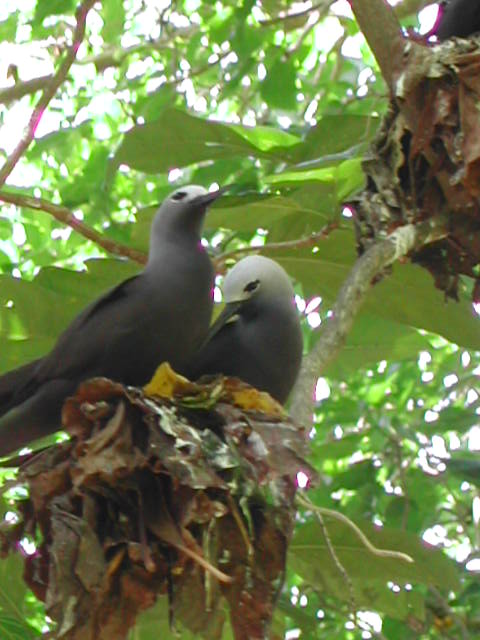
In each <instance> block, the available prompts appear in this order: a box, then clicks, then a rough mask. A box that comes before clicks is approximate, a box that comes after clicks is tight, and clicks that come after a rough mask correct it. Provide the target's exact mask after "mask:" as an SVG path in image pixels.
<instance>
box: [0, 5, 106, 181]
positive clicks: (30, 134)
mask: <svg viewBox="0 0 480 640" xmlns="http://www.w3.org/2000/svg"><path fill="white" fill-rule="evenodd" d="M95 1H96V0H84V2H83V3H82V4H80V5H79V7H78V9H77V12H76V19H77V24H76V27H75V31H74V34H73V41H72V44H71V46H70V47H69V48H68V51H67V53H66V55H65V58H64V60H63V62H62V64H61V65H60V67H59V69H58V71H57V73H56V74H55V76H54V78H53V79H52V80H51V82H50V84H48V85H47V86H46V88H45V91H44V92H43V94H42V96H41V98H40V100H39V101H38V104H37V106H36V107H35V109H34V110H33V113H32V115H31V117H30V122H29V123H28V126H27V129H26V131H25V134H24V135H23V137H22V139H21V140H20V142H19V143H18V145H17V146H16V147H15V149H14V150H13V152H12V153H11V154H10V156H9V157H8V158H7V160H6V162H5V164H4V165H3V167H2V169H1V170H0V188H1V187H2V186H3V185H4V184H5V180H6V179H7V178H8V176H9V175H10V174H11V172H12V171H13V169H14V168H15V166H16V164H17V162H18V161H19V160H20V158H21V157H22V155H23V154H24V153H25V151H26V150H27V149H28V147H29V146H30V144H31V142H32V140H33V138H34V136H35V131H36V130H37V127H38V125H39V123H40V120H41V118H42V116H43V114H44V113H45V110H46V108H47V106H48V104H49V102H50V100H51V99H52V98H53V96H54V95H55V93H56V92H57V89H58V88H59V87H60V85H61V84H62V82H63V81H64V80H65V78H66V77H67V74H68V72H69V70H70V67H71V66H72V64H73V61H74V60H75V58H76V55H77V52H78V49H79V47H80V45H81V43H82V40H83V37H84V35H85V24H86V20H87V14H88V12H89V11H90V9H91V8H92V7H93V5H94V4H95Z"/></svg>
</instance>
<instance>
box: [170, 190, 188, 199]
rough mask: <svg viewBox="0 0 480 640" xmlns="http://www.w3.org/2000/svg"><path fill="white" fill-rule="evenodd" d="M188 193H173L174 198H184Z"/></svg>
mask: <svg viewBox="0 0 480 640" xmlns="http://www.w3.org/2000/svg"><path fill="white" fill-rule="evenodd" d="M186 195H187V192H186V191H177V193H174V194H173V196H172V200H183V199H184V198H185V196H186Z"/></svg>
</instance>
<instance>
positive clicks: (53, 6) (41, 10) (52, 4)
mask: <svg viewBox="0 0 480 640" xmlns="http://www.w3.org/2000/svg"><path fill="white" fill-rule="evenodd" d="M74 8H75V2H74V0H48V2H46V1H45V0H38V1H37V3H36V4H35V14H34V18H33V19H34V22H35V23H37V24H38V23H41V22H42V21H43V20H44V18H46V17H47V16H53V15H68V14H70V13H72V11H73V9H74Z"/></svg>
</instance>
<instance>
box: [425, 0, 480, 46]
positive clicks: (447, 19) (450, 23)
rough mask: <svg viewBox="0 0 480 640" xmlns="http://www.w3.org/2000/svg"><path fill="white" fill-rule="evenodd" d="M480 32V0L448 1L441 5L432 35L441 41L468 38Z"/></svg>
mask: <svg viewBox="0 0 480 640" xmlns="http://www.w3.org/2000/svg"><path fill="white" fill-rule="evenodd" d="M479 31H480V0H448V2H442V3H440V6H439V8H438V16H437V20H436V23H435V26H434V27H433V29H432V33H433V34H435V35H436V36H437V38H438V39H439V40H446V39H447V38H451V37H452V36H457V37H458V38H468V36H470V35H473V34H474V33H477V32H479Z"/></svg>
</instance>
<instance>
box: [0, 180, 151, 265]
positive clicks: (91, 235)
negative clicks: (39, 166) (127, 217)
mask: <svg viewBox="0 0 480 640" xmlns="http://www.w3.org/2000/svg"><path fill="white" fill-rule="evenodd" d="M0 200H1V201H3V202H9V203H10V204H14V205H16V206H18V207H27V208H29V209H35V210H36V211H44V212H46V213H49V214H50V215H52V216H53V217H54V218H55V219H56V220H58V221H59V222H62V223H63V224H65V225H67V226H68V227H71V228H72V229H73V230H74V231H76V232H77V233H79V234H80V235H82V236H83V237H84V238H87V239H88V240H91V241H92V242H94V243H95V244H97V245H98V246H99V247H102V249H105V251H108V252H109V253H111V254H113V255H116V256H122V257H124V258H130V260H133V261H134V262H138V263H139V264H141V265H143V264H145V263H146V262H147V256H146V255H145V254H144V253H143V252H142V251H137V250H136V249H132V248H130V247H127V246H126V245H123V244H118V243H117V242H114V241H113V240H109V239H108V238H105V236H103V235H102V234H100V233H98V232H97V231H95V230H94V229H92V228H91V227H89V226H88V225H86V224H84V223H83V222H81V220H78V219H77V218H76V217H75V216H74V215H73V213H72V212H71V211H70V209H67V208H66V207H62V206H60V205H56V204H53V203H51V202H49V201H48V200H43V199H42V198H33V197H31V196H25V195H21V194H17V193H9V192H6V191H0Z"/></svg>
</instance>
